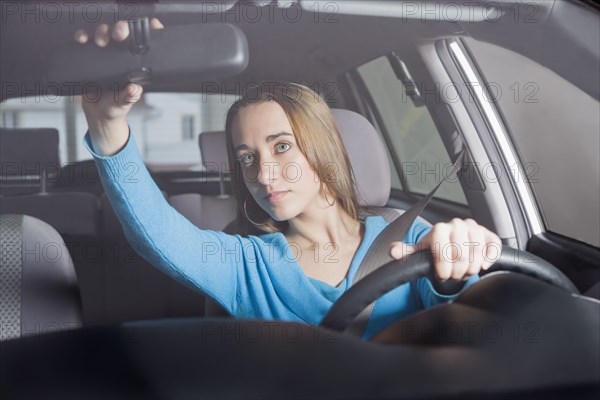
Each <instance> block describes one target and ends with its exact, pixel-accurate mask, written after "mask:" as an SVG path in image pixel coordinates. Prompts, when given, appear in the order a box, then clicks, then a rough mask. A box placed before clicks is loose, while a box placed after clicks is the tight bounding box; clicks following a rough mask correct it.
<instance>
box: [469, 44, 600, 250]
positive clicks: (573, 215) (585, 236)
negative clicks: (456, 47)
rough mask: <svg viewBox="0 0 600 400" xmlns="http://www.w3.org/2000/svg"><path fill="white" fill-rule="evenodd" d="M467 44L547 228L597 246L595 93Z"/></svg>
mask: <svg viewBox="0 0 600 400" xmlns="http://www.w3.org/2000/svg"><path fill="white" fill-rule="evenodd" d="M466 42H467V44H468V46H469V50H470V51H471V53H472V55H473V57H474V58H475V59H476V60H477V64H478V65H479V68H480V70H481V72H482V74H483V75H484V76H485V79H486V81H487V85H488V87H489V88H490V94H491V96H492V97H491V100H492V101H493V102H494V103H495V106H496V107H498V108H499V109H500V110H501V111H502V114H503V120H504V123H505V125H506V126H508V128H509V130H510V134H511V137H512V139H513V142H514V144H515V147H516V148H517V149H518V150H519V153H520V157H521V160H520V162H521V164H522V168H523V170H524V172H525V174H526V175H525V179H526V181H527V183H528V184H529V185H530V187H532V188H533V189H534V191H535V193H536V198H537V202H538V205H539V207H540V210H541V212H542V214H543V215H544V218H545V222H546V226H547V228H548V230H550V231H553V232H556V233H559V234H561V235H564V236H568V237H572V238H575V239H578V240H581V241H583V242H586V243H588V244H591V245H593V246H600V214H599V213H598V204H600V190H599V182H600V157H599V156H598V149H599V148H600V135H599V134H598V132H600V113H599V112H598V110H599V109H600V107H599V102H598V99H596V98H593V97H591V96H590V95H588V94H587V93H585V92H583V91H582V90H581V89H579V88H578V87H576V86H574V85H573V84H572V83H570V82H568V81H567V80H565V79H564V78H562V77H561V76H559V75H557V74H556V73H555V72H553V71H551V70H550V69H548V68H546V67H544V66H542V65H540V64H538V63H536V62H534V61H532V60H530V59H528V58H526V57H524V56H522V55H519V54H517V53H515V52H512V51H510V50H507V49H504V48H502V47H498V46H495V45H492V44H489V43H485V42H478V41H476V40H474V39H468V40H466ZM558 50H560V49H558ZM575 63H576V62H575ZM573 68H576V66H575V65H574V66H573ZM592 81H593V80H590V82H592ZM592 84H593V83H590V85H592Z"/></svg>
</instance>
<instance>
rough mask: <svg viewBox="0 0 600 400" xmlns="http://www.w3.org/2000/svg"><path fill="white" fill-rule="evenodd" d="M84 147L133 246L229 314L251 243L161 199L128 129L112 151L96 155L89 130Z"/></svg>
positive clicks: (143, 255) (167, 272)
mask: <svg viewBox="0 0 600 400" xmlns="http://www.w3.org/2000/svg"><path fill="white" fill-rule="evenodd" d="M83 144H84V146H85V147H86V148H87V149H88V150H89V152H90V153H91V154H92V156H93V157H94V160H95V163H96V166H97V168H98V172H99V175H100V180H101V182H102V185H103V187H104V190H105V192H106V195H107V196H108V199H109V201H110V203H111V205H112V207H113V209H114V211H115V213H116V215H117V217H118V219H119V221H120V222H121V225H122V227H123V230H124V232H125V237H126V238H127V240H128V241H129V243H130V244H131V246H132V247H133V249H134V250H135V251H136V252H137V253H138V254H139V255H140V256H141V257H143V258H144V259H145V260H147V261H148V262H149V263H150V264H152V265H154V266H155V267H156V268H158V269H160V270H161V271H163V272H165V273H166V274H168V275H169V276H171V277H173V278H174V279H176V280H178V281H179V282H181V283H183V284H185V285H187V286H189V287H192V288H194V289H196V290H198V289H199V290H200V291H202V292H203V293H204V294H206V295H208V296H210V297H212V298H214V299H215V301H217V302H218V303H220V304H221V306H222V307H223V308H225V309H226V310H227V311H228V312H230V313H231V314H234V315H235V313H236V310H235V308H236V304H237V301H236V297H237V295H238V289H239V287H240V286H241V285H244V283H243V282H240V280H243V279H244V273H243V268H244V265H245V264H246V263H248V262H251V261H252V260H254V261H255V260H256V255H246V254H244V253H245V252H248V251H250V252H252V251H253V249H254V246H252V244H251V243H246V242H249V239H247V238H242V237H241V236H239V235H227V234H225V233H223V232H218V231H211V230H202V229H199V228H198V227H196V226H195V225H193V224H192V223H191V222H190V221H189V220H187V219H186V218H185V217H184V216H182V215H181V214H180V213H179V212H177V211H176V210H175V209H174V208H173V207H171V205H170V204H169V203H168V202H167V200H166V199H165V198H164V196H163V194H162V192H161V191H160V189H159V188H158V186H157V185H156V183H155V182H154V181H153V180H152V178H151V176H150V173H149V172H148V170H147V169H146V166H145V164H144V162H143V160H142V159H141V156H140V154H139V152H138V149H137V147H136V144H135V139H134V137H133V134H131V130H130V133H129V139H128V141H127V143H126V144H125V146H124V147H123V148H122V149H121V150H120V151H119V152H118V153H116V154H114V155H112V156H102V155H99V154H97V153H96V152H95V151H94V149H93V145H92V142H91V140H90V136H89V131H88V132H86V134H85V136H84V139H83Z"/></svg>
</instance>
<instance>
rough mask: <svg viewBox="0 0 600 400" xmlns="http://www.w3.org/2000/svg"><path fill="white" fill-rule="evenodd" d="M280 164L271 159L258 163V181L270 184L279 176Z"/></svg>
mask: <svg viewBox="0 0 600 400" xmlns="http://www.w3.org/2000/svg"><path fill="white" fill-rule="evenodd" d="M279 171H280V165H278V163H277V162H276V161H273V160H265V161H263V162H261V163H260V167H259V170H258V182H260V183H261V184H263V185H270V184H271V183H273V182H274V181H276V180H277V178H278V177H279Z"/></svg>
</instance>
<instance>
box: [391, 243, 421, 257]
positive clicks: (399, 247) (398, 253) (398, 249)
mask: <svg viewBox="0 0 600 400" xmlns="http://www.w3.org/2000/svg"><path fill="white" fill-rule="evenodd" d="M415 251H416V247H415V246H411V245H409V244H406V243H404V242H393V243H392V249H391V251H390V254H391V256H392V257H393V258H395V259H396V260H401V259H403V258H404V257H407V256H409V255H411V254H412V253H414V252H415Z"/></svg>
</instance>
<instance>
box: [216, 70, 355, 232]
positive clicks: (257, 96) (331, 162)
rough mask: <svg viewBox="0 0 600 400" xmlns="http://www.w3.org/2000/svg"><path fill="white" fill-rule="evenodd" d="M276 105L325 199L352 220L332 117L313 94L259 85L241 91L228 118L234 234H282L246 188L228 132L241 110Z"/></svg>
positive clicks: (346, 163) (344, 161) (350, 191)
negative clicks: (323, 186)
mask: <svg viewBox="0 0 600 400" xmlns="http://www.w3.org/2000/svg"><path fill="white" fill-rule="evenodd" d="M269 101H274V102H276V103H277V104H279V105H280V106H281V108H283V110H284V112H285V114H286V116H287V118H288V120H289V121H290V125H291V126H292V130H293V134H294V136H295V138H296V142H297V143H298V147H299V149H300V151H301V152H302V154H304V156H305V157H306V159H307V161H308V163H309V165H311V167H312V168H313V169H314V170H315V173H316V174H317V176H318V177H319V180H320V182H322V184H323V185H325V186H326V189H327V193H328V194H329V195H330V196H331V195H333V197H334V199H335V201H336V202H339V204H340V206H341V207H342V209H343V210H344V211H345V212H346V213H348V215H350V216H351V217H352V218H354V219H355V220H356V219H358V215H359V210H362V208H361V206H360V205H359V202H358V199H357V195H356V192H355V190H354V185H353V182H354V179H355V178H354V173H353V171H352V167H351V165H350V160H349V158H348V153H347V152H346V148H345V146H344V143H343V141H342V138H341V136H340V132H339V129H338V126H337V124H336V121H335V117H334V116H333V113H332V112H331V109H330V108H329V106H328V105H327V104H326V103H325V102H324V101H323V99H322V98H321V97H320V96H319V95H318V94H317V93H316V92H314V91H313V90H312V89H310V88H308V87H306V86H304V85H300V84H297V83H276V84H274V83H273V82H269V83H268V84H267V83H260V84H257V85H253V86H252V87H251V88H249V89H248V90H245V91H244V93H243V94H242V97H241V98H240V99H239V100H237V101H236V102H235V103H234V104H233V105H232V106H231V108H230V109H229V111H228V112H227V119H226V122H225V134H226V135H225V136H226V142H227V156H228V159H229V165H230V168H231V170H232V171H231V173H232V176H231V185H232V193H233V195H234V196H235V199H236V209H237V215H236V225H237V226H236V227H235V229H233V230H235V233H238V234H241V235H250V234H254V235H258V234H263V233H265V232H266V233H270V232H285V230H286V229H287V227H288V222H287V221H276V220H274V219H272V218H271V217H270V215H269V214H268V213H267V212H265V211H264V210H263V209H262V208H261V207H260V206H259V205H258V204H257V203H256V202H255V201H254V198H253V197H252V195H250V192H249V191H248V189H247V188H246V184H245V182H244V179H243V171H242V167H241V165H240V163H239V161H238V160H237V157H236V153H235V151H234V148H233V139H232V137H233V136H232V126H233V122H234V120H235V117H236V116H237V115H238V113H239V112H240V110H242V109H243V108H244V107H247V106H249V105H257V104H260V103H264V102H269ZM244 201H246V210H247V213H248V214H249V215H250V218H252V220H253V221H254V222H256V223H260V224H261V225H258V226H257V225H254V224H253V223H251V222H250V221H248V219H247V218H246V213H245V212H244Z"/></svg>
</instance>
